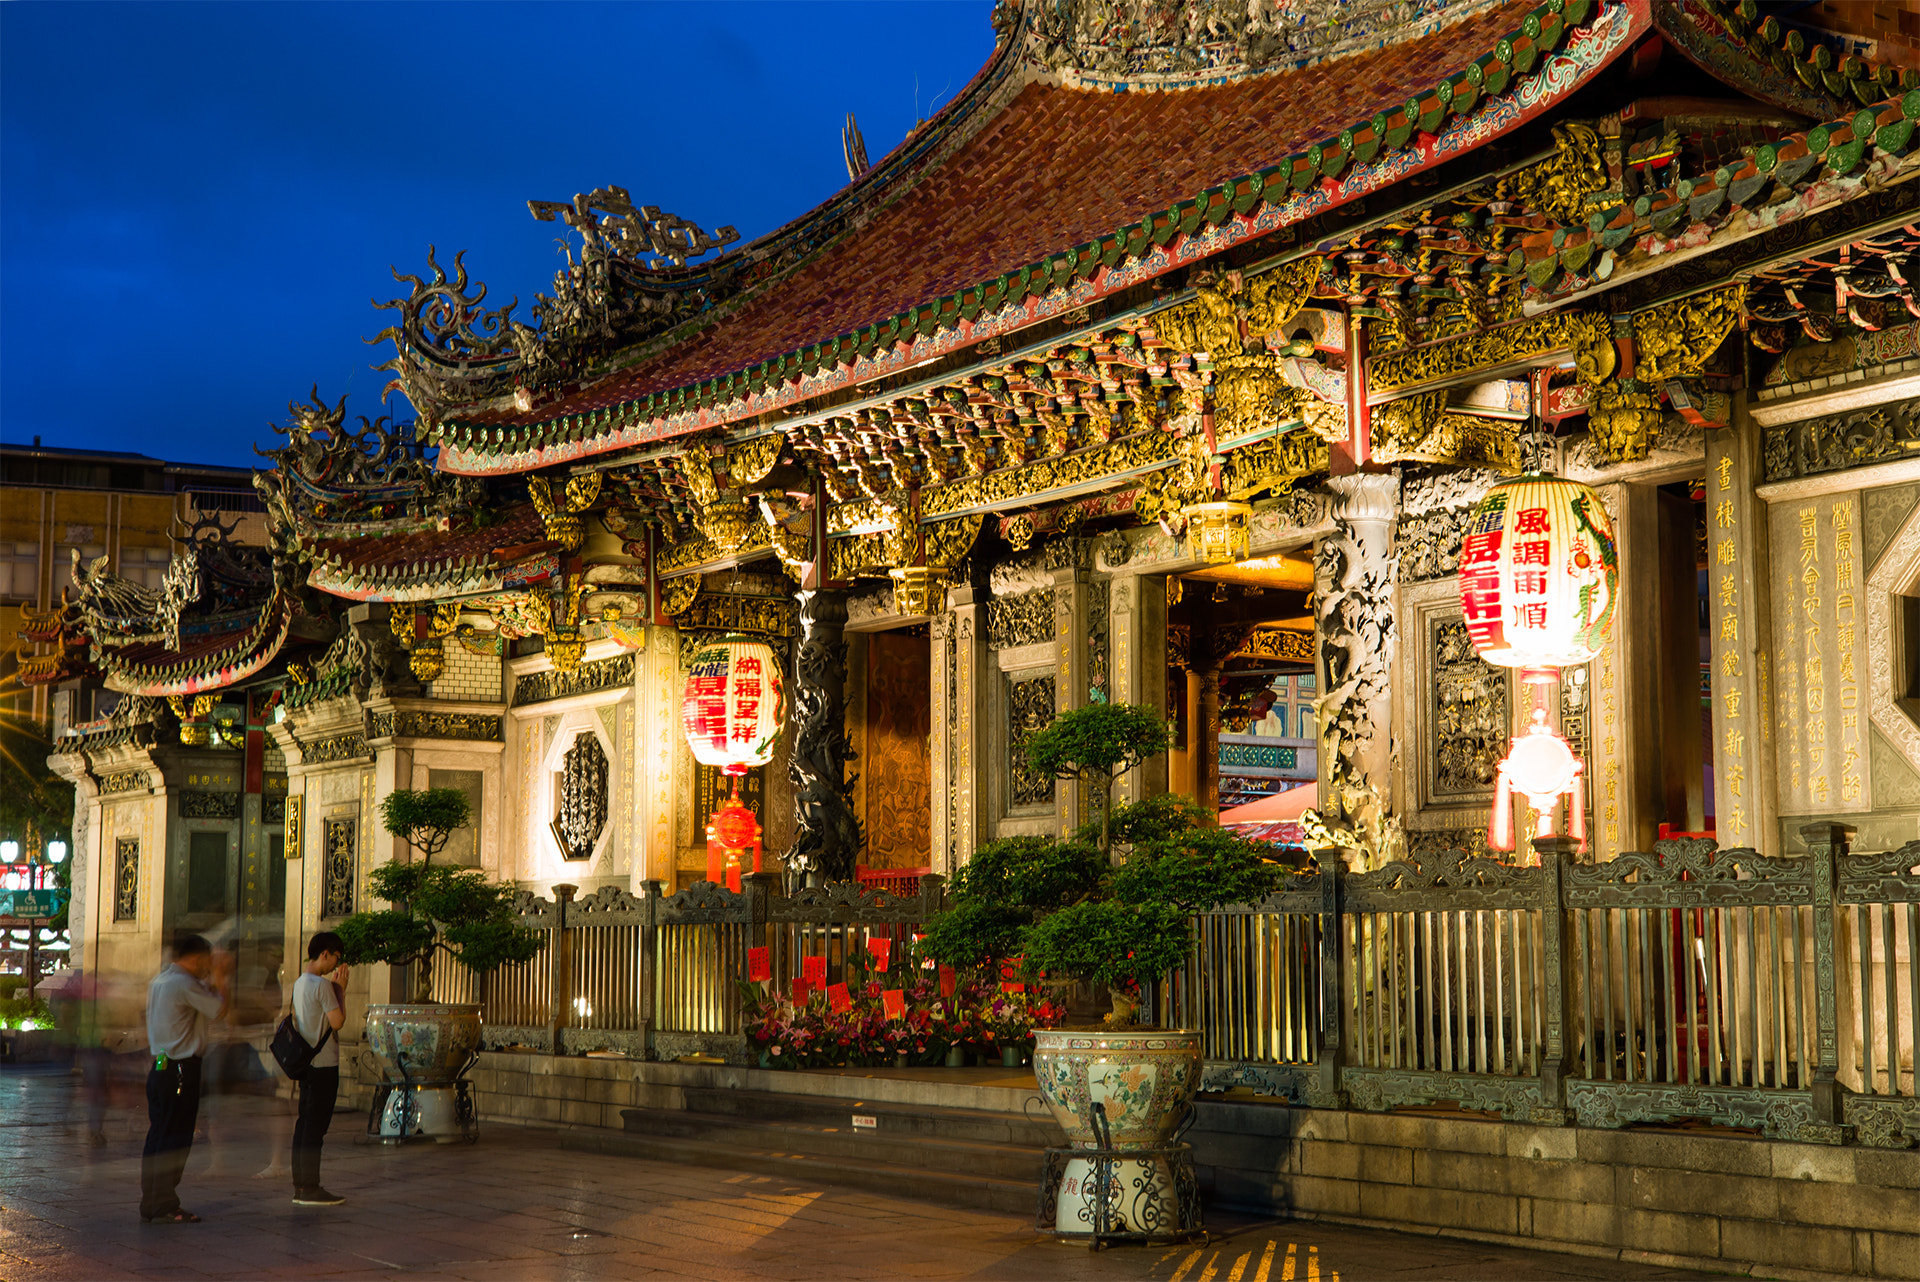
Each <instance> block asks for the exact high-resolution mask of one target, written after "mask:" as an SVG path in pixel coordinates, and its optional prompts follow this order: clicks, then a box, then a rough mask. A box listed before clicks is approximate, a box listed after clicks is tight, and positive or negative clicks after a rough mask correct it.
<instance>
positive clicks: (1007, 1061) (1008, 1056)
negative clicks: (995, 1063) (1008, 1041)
mask: <svg viewBox="0 0 1920 1282" xmlns="http://www.w3.org/2000/svg"><path fill="white" fill-rule="evenodd" d="M1020 1060H1021V1053H1020V1048H1019V1047H1018V1046H1002V1047H1001V1048H1000V1067H1002V1068H1018V1067H1020Z"/></svg>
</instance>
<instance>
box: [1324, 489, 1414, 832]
mask: <svg viewBox="0 0 1920 1282" xmlns="http://www.w3.org/2000/svg"><path fill="white" fill-rule="evenodd" d="M1327 486H1328V488H1329V489H1331V490H1332V491H1333V494H1334V502H1333V526H1334V528H1333V533H1331V534H1329V535H1328V536H1327V537H1326V538H1324V539H1322V540H1320V542H1319V543H1318V544H1316V545H1315V547H1314V558H1313V562H1314V608H1315V614H1316V620H1315V622H1316V625H1317V628H1318V631H1319V642H1320V679H1321V681H1322V682H1323V683H1324V684H1323V686H1322V688H1323V689H1324V690H1325V692H1326V693H1325V694H1324V695H1323V696H1322V697H1321V716H1320V798H1321V810H1320V814H1319V816H1318V818H1319V819H1320V820H1321V821H1322V822H1324V823H1325V824H1326V825H1327V826H1328V827H1329V828H1330V829H1331V830H1332V831H1333V832H1334V834H1335V835H1336V836H1337V838H1338V840H1339V844H1341V845H1346V846H1351V847H1357V848H1359V849H1360V850H1361V852H1362V858H1363V859H1364V860H1365V861H1366V863H1367V866H1368V867H1378V866H1379V865H1381V864H1383V863H1386V862H1389V861H1391V860H1393V859H1395V858H1397V857H1398V856H1399V854H1400V853H1401V847H1402V845H1403V841H1402V838H1401V832H1400V819H1399V817H1398V816H1396V815H1395V814H1394V813H1393V782H1392V770H1393V755H1394V754H1393V747H1394V745H1393V730H1392V727H1393V708H1392V700H1391V698H1390V697H1389V694H1390V686H1391V674H1392V672H1393V658H1394V650H1395V646H1396V645H1397V638H1396V637H1395V635H1394V626H1393V597H1394V584H1395V581H1396V579H1397V578H1398V573H1399V566H1398V558H1397V557H1396V555H1395V553H1394V546H1393V521H1394V514H1395V510H1396V508H1397V507H1398V505H1399V492H1400V482H1399V478H1398V477H1397V476H1395V475H1393V474H1391V473H1383V472H1371V473H1361V474H1355V475H1350V476H1336V477H1333V478H1332V479H1330V480H1329V481H1328V482H1327ZM1309 826H1311V825H1309Z"/></svg>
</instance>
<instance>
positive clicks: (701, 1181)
mask: <svg viewBox="0 0 1920 1282" xmlns="http://www.w3.org/2000/svg"><path fill="white" fill-rule="evenodd" d="M132 1103H133V1101H131V1100H128V1099H125V1098H119V1099H116V1100H115V1101H114V1102H113V1105H112V1106H111V1107H109V1109H108V1111H107V1113H106V1115H105V1124H104V1130H105V1134H106V1143H105V1144H104V1145H101V1146H94V1145H91V1144H89V1143H88V1138H87V1128H86V1121H87V1107H86V1102H85V1100H84V1099H83V1096H82V1094H81V1089H80V1080H79V1078H78V1077H77V1076H74V1075H72V1074H70V1073H67V1072H65V1071H58V1072H56V1071H51V1070H38V1071H36V1070H32V1069H11V1068H0V1282H50V1280H52V1279H61V1280H63V1282H66V1280H71V1279H96V1278H101V1279H104V1278H156V1279H157V1278H188V1279H192V1278H272V1279H311V1278H329V1279H350V1278H389V1277H397V1276H404V1277H408V1278H429V1279H432V1278H449V1279H451V1278H460V1279H474V1280H476V1282H478V1280H480V1279H528V1280H529V1282H548V1280H550V1279H551V1280H560V1279H580V1280H581V1282H586V1280H587V1279H602V1278H604V1279H625V1278H729V1279H732V1278H741V1279H758V1278H792V1279H889V1278H912V1279H931V1278H985V1279H1036V1280H1038V1279H1045V1280H1046V1282H1072V1280H1075V1279H1150V1280H1152V1282H1334V1279H1336V1278H1339V1279H1348V1280H1349V1282H1357V1280H1359V1279H1367V1278H1418V1279H1508V1278H1699V1277H1709V1276H1714V1275H1710V1274H1703V1273H1689V1272H1685V1271H1682V1270H1673V1269H1654V1268H1648V1267H1647V1266H1644V1265H1632V1264H1626V1263H1621V1262H1618V1261H1609V1260H1603V1259H1589V1258H1584V1257H1580V1256H1572V1255H1555V1254H1550V1253H1547V1252H1542V1251H1526V1250H1516V1249H1510V1248H1506V1247H1501V1246H1493V1245H1479V1244H1476V1243H1472V1242H1463V1241H1456V1240H1451V1239H1440V1238H1434V1237H1427V1236H1416V1235H1411V1234H1398V1233H1387V1232H1380V1231H1377V1230H1373V1229H1362V1228H1348V1227H1342V1226H1338V1225H1325V1224H1298V1223H1286V1222H1276V1221H1272V1220H1258V1219H1251V1218H1248V1217H1244V1216H1234V1215H1231V1214H1229V1213H1226V1212H1223V1211H1218V1210H1210V1211H1209V1212H1208V1215H1207V1223H1208V1226H1209V1228H1210V1229H1211V1230H1212V1236H1211V1239H1210V1240H1209V1241H1208V1242H1206V1243H1205V1244H1204V1245H1202V1244H1193V1245H1186V1246H1178V1247H1160V1246H1155V1247H1115V1248H1112V1249H1109V1250H1106V1251H1101V1252H1097V1253H1096V1252H1090V1251H1088V1250H1087V1249H1086V1248H1085V1247H1083V1246H1078V1245H1069V1244H1065V1243H1061V1242H1057V1241H1055V1240H1053V1239H1051V1238H1049V1237H1047V1236H1046V1235H1044V1234H1041V1233H1039V1232H1036V1231H1035V1230H1034V1228H1033V1227H1032V1225H1031V1224H1030V1223H1028V1222H1027V1221H1026V1220H1025V1219H1024V1218H1022V1217H1015V1216H1008V1215H997V1214H993V1213H989V1212H982V1211H973V1210H962V1209H954V1208H948V1207H943V1206H939V1205H934V1204H930V1203H926V1202H919V1201H909V1200H906V1199H903V1198H892V1197H886V1196H880V1195H876V1194H872V1193H865V1192H859V1191H855V1190H851V1189H846V1188H839V1187H836V1186H833V1185H829V1184H818V1185H810V1186H809V1185H801V1184H796V1183H794V1182H793V1181H792V1180H791V1179H790V1178H786V1177H782V1178H778V1179H775V1178H767V1177H759V1176H754V1175H752V1174H742V1173H740V1172H736V1171H726V1170H713V1169H707V1168H701V1167H690V1166H677V1165H669V1164H665V1163H658V1162H645V1161H636V1160H633V1159H630V1158H623V1157H615V1156H603V1155H599V1154H593V1153H581V1152H571V1151H567V1152H563V1151H562V1150H561V1148H560V1144H559V1140H558V1135H557V1133H556V1132H554V1131H551V1130H543V1129H537V1128H533V1127H524V1126H509V1125H502V1124H486V1125H483V1128H482V1134H481V1137H480V1140H479V1142H478V1143H477V1144H476V1145H473V1146H471V1147H470V1146H467V1145H445V1146H442V1145H431V1144H426V1145H409V1146H405V1147H399V1148H394V1147H387V1146H383V1145H380V1144H377V1143H373V1144H370V1143H367V1142H366V1140H365V1135H364V1131H365V1121H366V1119H365V1116H364V1115H363V1114H359V1113H341V1114H339V1115H337V1116H336V1117H335V1119H334V1124H333V1131H332V1134H331V1135H330V1136H329V1137H328V1140H327V1146H326V1156H325V1161H324V1164H323V1167H322V1178H323V1180H324V1182H325V1183H326V1185H327V1186H328V1187H329V1188H330V1189H332V1190H333V1191H334V1192H335V1193H338V1194H340V1195H342V1196H343V1197H345V1198H346V1199H347V1201H346V1204H345V1205H343V1206H338V1207H329V1208H306V1207H296V1206H294V1205H292V1204H291V1200H290V1199H291V1193H292V1189H291V1185H290V1183H289V1182H288V1181H287V1180H286V1179H284V1178H274V1179H259V1178H254V1173H255V1172H258V1171H260V1170H261V1169H262V1168H263V1167H265V1166H266V1165H267V1161H268V1157H269V1154H270V1152H275V1151H277V1150H278V1148H279V1145H280V1144H282V1143H284V1142H285V1141H284V1139H283V1138H280V1134H281V1131H282V1129H283V1128H284V1127H285V1126H287V1125H289V1124H290V1123H289V1122H287V1121H286V1120H285V1119H284V1118H283V1115H281V1113H280V1107H281V1106H279V1105H277V1104H276V1102H274V1101H271V1100H267V1099H260V1098H255V1097H238V1098H226V1099H220V1100H216V1101H214V1103H215V1104H216V1105H217V1106H218V1107H217V1108H216V1109H214V1110H212V1115H211V1119H210V1121H211V1125H212V1136H211V1139H209V1138H208V1137H205V1136H203V1137H202V1138H201V1139H200V1140H199V1141H197V1142H196V1143H195V1146H194V1151H193V1158H192V1161H191V1163H190V1164H189V1166H188V1169H187V1177H186V1179H185V1181H184V1182H183V1183H182V1184H181V1188H180V1193H181V1201H182V1203H183V1204H184V1205H185V1206H186V1207H187V1208H188V1209H189V1210H192V1211H194V1212H195V1213H197V1214H199V1215H201V1216H202V1217H204V1220H203V1222H202V1223H199V1224H181V1225H166V1226H160V1225H147V1224H142V1223H140V1218H139V1215H138V1205H139V1164H140V1142H141V1139H142V1137H143V1136H144V1134H145V1126H146V1122H145V1116H144V1108H142V1109H140V1110H136V1109H134V1108H133V1107H132V1106H131V1105H132ZM203 1116H204V1114H203ZM356 1141H357V1142H356ZM281 1160H282V1161H284V1157H282V1158H281ZM1037 1176H1038V1172H1036V1179H1037Z"/></svg>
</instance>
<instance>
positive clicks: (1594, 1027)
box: [436, 823, 1920, 1147]
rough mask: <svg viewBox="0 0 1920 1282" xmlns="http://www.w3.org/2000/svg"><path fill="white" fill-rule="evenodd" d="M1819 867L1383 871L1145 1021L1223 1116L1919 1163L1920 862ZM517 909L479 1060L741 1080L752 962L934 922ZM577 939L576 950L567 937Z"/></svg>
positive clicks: (818, 952)
mask: <svg viewBox="0 0 1920 1282" xmlns="http://www.w3.org/2000/svg"><path fill="white" fill-rule="evenodd" d="M1803 835H1804V836H1805V838H1806V843H1807V853H1806V854H1805V855H1803V856H1790V857H1783V858H1772V859H1770V858H1766V857H1763V856H1761V855H1758V854H1756V853H1755V852H1754V851H1752V850H1748V849H1727V850H1721V849H1719V848H1717V847H1716V846H1715V845H1714V843H1713V842H1711V841H1706V840H1700V839H1694V838H1681V839H1674V840H1667V841H1660V842H1656V843H1655V848H1654V850H1653V851H1652V852H1648V853H1640V852H1629V853H1626V854H1623V855H1621V856H1620V857H1618V858H1616V859H1614V860H1612V861H1610V862H1607V863H1601V864H1588V863H1580V862H1577V861H1575V859H1574V858H1573V854H1572V845H1571V843H1570V842H1567V841H1566V840H1564V839H1548V840H1544V841H1541V842H1538V843H1536V845H1537V847H1538V854H1539V863H1538V865H1537V866H1531V867H1522V866H1515V865H1510V864H1503V863H1499V862H1496V861H1494V860H1490V859H1487V858H1485V857H1482V856H1475V855H1470V854H1468V853H1466V852H1462V851H1456V852H1453V853H1452V854H1450V855H1447V856H1444V857H1430V858H1426V859H1420V860H1415V859H1408V860H1405V861H1402V862H1397V863H1393V864H1390V865H1388V866H1386V867H1384V868H1381V869H1378V870H1376V871H1373V872H1367V873H1351V872H1348V871H1346V870H1345V869H1344V868H1342V867H1340V866H1338V864H1337V862H1335V861H1329V863H1328V864H1327V866H1325V867H1323V868H1321V869H1320V870H1318V871H1316V872H1311V873H1306V874H1300V875H1294V876H1291V877H1289V878H1288V879H1287V880H1286V881H1285V882H1284V883H1283V884H1282V886H1281V887H1280V889H1279V890H1278V891H1277V892H1276V893H1275V894H1273V895H1271V896H1270V897H1268V898H1267V899H1265V900H1263V901H1262V902H1260V903H1258V904H1239V905H1232V906H1229V907H1225V908H1221V909H1219V910H1217V911H1214V912H1209V913H1205V914H1202V915H1200V916H1197V917H1195V918H1194V920H1193V932H1194V944H1195V946H1194V950H1193V955H1192V957H1191V959H1190V960H1189V961H1188V963H1187V964H1186V966H1185V967H1183V968H1182V969H1181V970H1179V971H1176V972H1174V973H1172V974H1170V975H1168V976H1166V977H1165V978H1164V979H1163V980H1161V981H1160V982H1159V983H1157V984H1155V985H1152V986H1151V987H1150V991H1149V992H1148V993H1147V994H1146V995H1145V996H1146V997H1147V999H1148V1009H1150V1010H1152V1011H1153V1012H1154V1014H1155V1016H1156V1017H1157V1019H1158V1021H1159V1022H1160V1023H1162V1024H1163V1025H1167V1026H1183V1027H1190V1028H1196V1029H1198V1030H1199V1031H1200V1032H1201V1034H1202V1036H1203V1038H1204V1045H1205V1053H1206V1058H1207V1061H1208V1066H1207V1080H1206V1084H1207V1086H1208V1088H1209V1089H1216V1090H1220V1089H1230V1088H1236V1087H1242V1088H1249V1089H1252V1090H1253V1091H1256V1092H1259V1093H1262V1094H1268V1095H1275V1096H1280V1097H1283V1098H1286V1099H1289V1100H1292V1101H1294V1102H1296V1103H1300V1104H1306V1105H1318V1106H1328V1107H1352V1108H1358V1109H1363V1110H1384V1109H1391V1108H1396V1107H1431V1106H1454V1107H1459V1108H1465V1109H1473V1110H1480V1111H1486V1112H1492V1113H1498V1114H1500V1115H1501V1116H1503V1117H1507V1118H1512V1119H1516V1120H1525V1121H1529V1122H1533V1123H1536V1124H1543V1125H1567V1124H1570V1123H1576V1122H1577V1123H1578V1124H1579V1125H1582V1126H1599V1127H1619V1126H1629V1125H1634V1124H1637V1123H1643V1122H1655V1121H1669V1120H1674V1119H1693V1118H1697V1119H1703V1120H1708V1121H1711V1122H1715V1123H1718V1124H1722V1125H1729V1126H1737V1127H1744V1128H1748V1129H1753V1130H1758V1131H1760V1132H1762V1133H1764V1134H1768V1135H1775V1136H1785V1137H1793V1138H1799V1139H1806V1140H1819V1141H1825V1142H1831V1143H1841V1142H1849V1141H1857V1142H1860V1143H1868V1144H1874V1145H1884V1146H1896V1147H1897V1146H1905V1145H1907V1144H1908V1143H1910V1142H1912V1141H1913V1140H1914V1139H1916V1138H1920V1098H1916V1094H1915V1084H1914V1065H1915V1062H1916V1060H1917V1059H1920V1026H1917V1025H1916V1021H1915V1011H1916V1010H1920V975H1916V972H1915V971H1914V969H1913V958H1914V955H1915V952H1916V951H1920V842H1913V843H1910V844H1908V845H1906V846H1903V847H1901V848H1900V849H1898V850H1895V851H1889V852H1884V853H1874V854H1854V853H1852V852H1851V851H1849V850H1848V848H1847V843H1848V841H1849V840H1850V838H1851V835H1852V830H1851V829H1849V828H1847V827H1845V826H1844V825H1839V824H1831V823H1823V824H1815V825H1810V826H1809V827H1807V828H1806V829H1805V830H1804V831H1803ZM557 891H558V896H557V898H556V899H554V900H540V899H534V898H533V897H531V896H526V897H524V898H523V900H522V904H521V911H522V914H523V915H522V921H523V922H525V923H526V924H528V925H530V926H535V927H536V928H538V929H541V930H543V931H545V932H547V938H548V941H549V942H548V945H547V947H546V948H545V949H544V950H543V951H542V953H541V954H540V956H538V957H536V958H535V959H534V960H533V961H532V962H529V963H526V964H525V965H522V966H516V967H507V968H503V969H502V970H500V971H498V972H496V973H495V974H494V975H492V976H490V977H489V980H488V983H487V985H486V987H485V991H484V995H483V997H481V998H476V997H475V996H474V994H475V993H476V992H479V991H480V990H479V989H478V988H477V987H476V985H475V984H474V983H473V980H472V977H471V976H470V975H467V974H466V973H465V972H463V971H461V970H460V969H459V968H457V967H454V968H445V969H446V970H447V971H448V973H447V974H446V975H445V976H444V977H441V976H436V979H437V983H436V995H441V996H443V997H444V998H445V999H446V1000H483V1002H484V1007H485V1012H484V1017H485V1019H486V1022H487V1039H488V1044H489V1045H502V1044H507V1043H513V1042H517V1043H520V1044H523V1045H528V1046H535V1047H539V1048H541V1049H549V1050H554V1051H557V1052H568V1051H579V1050H584V1049H591V1048H593V1047H597V1046H606V1047H611V1048H617V1049H624V1050H627V1051H629V1052H630V1053H635V1054H642V1055H647V1056H651V1057H658V1058H673V1057H678V1056H683V1055H688V1054H695V1053H699V1054H707V1055H717V1056H722V1057H724V1058H727V1059H730V1060H735V1061H739V1060H743V1059H744V1058H746V1055H747V1039H746V1037H745V1034H744V1031H743V1025H742V1009H743V1006H742V1003H743V989H744V987H745V986H744V985H743V984H742V983H741V982H740V981H741V980H743V979H745V977H746V976H747V974H748V961H749V952H750V950H752V949H755V948H765V949H767V959H768V968H769V971H770V973H771V975H772V976H773V977H774V979H775V980H776V981H777V982H779V983H780V984H782V985H784V984H785V982H786V981H788V980H790V979H791V978H792V977H794V976H796V975H799V974H800V973H801V968H802V958H804V957H808V956H816V957H825V958H826V959H827V962H828V967H829V977H830V979H831V978H840V977H842V976H843V975H844V974H845V971H846V967H847V966H848V965H849V964H850V963H852V962H853V961H854V959H856V958H859V957H861V956H863V955H865V954H866V953H867V952H868V951H869V950H870V949H871V947H872V941H874V940H878V939H887V940H890V941H892V944H893V947H895V948H900V949H904V948H905V946H906V944H907V943H908V941H910V940H911V938H912V936H913V934H914V933H915V932H916V931H917V930H918V929H919V927H920V925H921V923H923V922H924V921H925V920H926V919H927V918H928V917H929V916H930V915H931V914H932V913H934V912H935V911H937V910H938V908H939V907H940V903H941V880H940V878H938V877H924V878H922V879H920V881H919V885H918V893H917V894H914V895H901V894H889V893H887V892H885V891H880V890H874V889H871V888H867V887H863V886H860V885H858V884H849V885H832V886H824V887H820V888H817V889H814V890H808V891H803V892H801V893H800V894H798V895H794V896H791V897H789V896H785V895H781V894H779V893H778V892H777V889H776V886H775V882H774V879H773V878H771V877H751V878H748V879H747V884H746V886H745V888H744V890H743V891H741V892H739V893H734V892H731V891H728V890H726V889H725V888H723V887H720V886H715V885H712V884H708V883H702V884H700V885H697V886H694V887H692V888H690V889H688V890H685V891H682V892H680V893H679V894H675V895H666V894H663V893H662V892H661V890H660V888H659V886H658V885H653V886H651V887H650V888H649V890H648V893H647V894H645V895H643V896H633V895H629V894H627V893H626V892H624V891H619V890H611V889H608V890H601V891H599V892H597V893H596V894H595V895H593V896H591V897H589V898H586V899H581V900H576V899H574V898H573V897H572V891H571V890H570V889H569V888H566V887H559V888H557ZM556 938H560V939H564V941H565V943H564V947H560V948H556V947H555V946H554V944H553V940H555V939H556Z"/></svg>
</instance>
